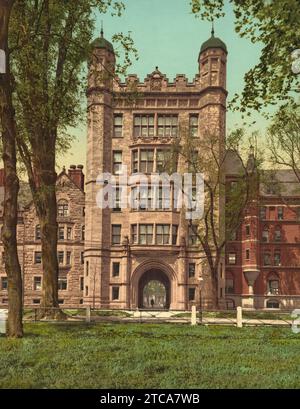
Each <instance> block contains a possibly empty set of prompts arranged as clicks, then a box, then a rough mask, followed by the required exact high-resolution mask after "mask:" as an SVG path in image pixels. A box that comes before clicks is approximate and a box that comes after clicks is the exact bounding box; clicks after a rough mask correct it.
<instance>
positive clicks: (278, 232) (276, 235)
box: [274, 226, 281, 241]
mask: <svg viewBox="0 0 300 409" xmlns="http://www.w3.org/2000/svg"><path fill="white" fill-rule="evenodd" d="M274 240H275V241H281V227H280V226H276V227H275V233H274Z"/></svg>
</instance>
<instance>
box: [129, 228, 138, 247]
mask: <svg viewBox="0 0 300 409" xmlns="http://www.w3.org/2000/svg"><path fill="white" fill-rule="evenodd" d="M137 242H138V234H137V224H132V225H131V243H132V244H136V243H137Z"/></svg>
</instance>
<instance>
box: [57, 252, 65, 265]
mask: <svg viewBox="0 0 300 409" xmlns="http://www.w3.org/2000/svg"><path fill="white" fill-rule="evenodd" d="M57 260H58V264H64V252H63V251H58V252H57Z"/></svg>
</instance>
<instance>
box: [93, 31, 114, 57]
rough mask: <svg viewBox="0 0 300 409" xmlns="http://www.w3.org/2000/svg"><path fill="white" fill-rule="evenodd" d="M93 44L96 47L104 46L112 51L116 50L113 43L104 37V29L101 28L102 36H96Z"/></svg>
mask: <svg viewBox="0 0 300 409" xmlns="http://www.w3.org/2000/svg"><path fill="white" fill-rule="evenodd" d="M92 46H93V47H94V48H104V49H105V50H108V51H110V52H112V53H114V52H115V51H114V47H113V45H112V44H111V43H110V42H109V41H107V40H106V39H105V38H104V37H103V30H102V29H101V35H100V37H98V38H96V39H95V40H94V41H93V42H92Z"/></svg>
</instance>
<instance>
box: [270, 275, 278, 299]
mask: <svg viewBox="0 0 300 409" xmlns="http://www.w3.org/2000/svg"><path fill="white" fill-rule="evenodd" d="M268 294H272V295H278V294H279V280H278V278H277V276H275V275H272V276H270V277H269V278H268Z"/></svg>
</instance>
